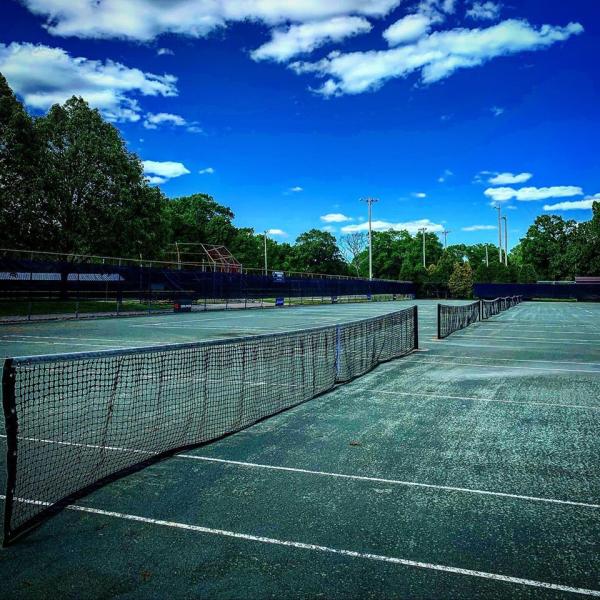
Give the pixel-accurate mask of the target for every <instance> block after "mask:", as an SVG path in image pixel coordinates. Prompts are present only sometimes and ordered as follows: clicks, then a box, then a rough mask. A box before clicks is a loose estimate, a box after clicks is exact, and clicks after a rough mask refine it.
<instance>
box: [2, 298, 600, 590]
mask: <svg viewBox="0 0 600 600" xmlns="http://www.w3.org/2000/svg"><path fill="white" fill-rule="evenodd" d="M414 304H417V305H418V311H419V347H420V350H419V351H418V352H413V353H409V354H408V355H406V356H403V357H401V358H398V359H397V360H392V361H390V362H386V363H384V364H380V365H379V366H378V367H377V368H375V369H373V370H371V371H369V372H367V373H366V374H365V375H363V376H362V377H358V378H356V379H354V380H352V381H350V382H349V383H346V384H344V385H341V386H339V387H336V388H335V389H333V391H329V392H327V393H324V394H322V395H319V396H318V397H317V398H315V399H313V400H311V401H309V402H305V403H303V404H300V405H299V406H296V407H294V408H292V409H291V410H287V411H285V412H281V413H279V414H277V415H275V416H273V417H271V418H269V419H266V420H263V421H260V422H259V423H257V424H256V425H253V426H252V427H249V428H246V429H243V430H242V431H239V432H238V433H235V434H233V435H230V436H228V437H225V438H223V439H220V440H218V441H215V442H212V443H210V444H207V445H204V446H201V447H198V448H194V449H188V450H186V451H184V452H181V453H179V454H178V455H177V456H175V457H172V458H169V459H167V460H164V461H161V462H157V463H155V464H152V465H150V466H148V467H146V468H145V469H143V470H140V471H138V472H135V473H132V474H130V475H128V476H127V477H124V478H121V479H119V480H117V481H114V482H112V483H110V484H109V485H106V486H104V487H102V488H100V489H98V490H96V491H94V492H92V493H91V494H89V495H87V496H85V497H83V498H81V499H80V500H78V501H77V502H76V503H75V504H74V505H72V506H71V507H70V508H69V509H67V510H63V511H62V512H60V513H59V514H57V515H56V516H54V517H53V518H51V519H50V520H48V521H46V522H45V523H43V524H42V525H41V526H40V527H38V528H36V529H35V530H33V531H32V532H30V533H29V534H28V535H27V536H24V537H23V538H21V539H20V540H18V541H16V542H15V543H14V544H13V545H11V546H10V547H8V548H5V549H3V550H2V551H1V552H0V571H1V573H0V575H1V578H0V592H1V593H2V595H3V597H28V598H31V597H47V596H48V595H53V596H58V595H59V596H62V597H65V598H86V597H95V598H97V597H98V596H99V595H100V596H103V597H107V598H108V597H119V598H148V597H156V598H158V597H211V598H214V597H222V598H240V597H250V598H254V597H261V598H262V597H282V596H286V597H293V598H296V597H297V598H307V597H319V596H321V597H337V598H356V597H373V598H377V597H398V598H479V597H485V598H568V597H569V598H570V597H576V596H586V595H587V596H600V552H599V550H600V547H599V544H598V540H599V539H600V476H599V475H598V464H600V439H599V436H598V431H599V425H600V403H599V398H600V331H599V330H598V326H597V324H598V323H599V322H600V305H594V304H582V303H579V304H577V303H536V302H527V303H524V304H520V305H518V306H516V307H514V308H512V309H510V310H508V311H506V312H503V313H501V314H499V315H497V316H494V317H492V318H490V319H488V320H486V321H483V322H477V323H474V324H472V325H470V326H469V327H467V328H466V329H463V330H461V331H459V332H456V333H453V334H452V335H450V336H449V337H447V338H446V339H443V340H438V339H437V337H436V332H437V324H436V310H437V305H436V304H435V303H433V302H427V301H417V302H413V301H411V302H400V303H380V304H368V305H367V304H360V305H344V306H335V305H334V306H316V307H297V308H290V309H287V308H286V309H282V310H262V311H261V310H252V311H239V312H238V311H232V312H230V313H202V314H195V313H191V314H185V315H169V316H165V315H161V316H156V317H144V318H128V319H118V320H117V319H103V320H96V321H94V320H90V321H77V322H68V323H35V324H29V325H28V324H23V325H19V326H6V327H2V328H1V329H0V352H1V353H2V354H3V356H16V355H25V354H42V353H44V354H46V353H56V352H77V351H97V350H103V349H109V348H110V349H114V348H124V347H132V346H136V347H141V346H148V345H151V344H165V343H184V342H190V341H193V340H199V339H205V340H216V339H224V338H237V337H240V336H246V335H265V334H266V335H270V334H272V333H282V332H287V331H291V330H300V329H305V328H307V327H321V326H330V325H339V324H343V323H348V322H352V321H356V320H359V319H364V318H369V317H377V316H380V315H383V314H386V313H390V312H393V311H398V310H402V309H405V308H407V307H410V306H412V305H414ZM279 376H280V378H281V385H282V386H285V382H286V378H288V377H290V374H289V373H286V372H281V373H280V374H279ZM65 456H66V457H67V456H68V452H67V453H66V454H65ZM70 468H72V469H75V468H77V465H76V464H69V463H68V462H66V463H65V471H67V470H68V469H70Z"/></svg>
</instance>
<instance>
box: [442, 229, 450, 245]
mask: <svg viewBox="0 0 600 600" xmlns="http://www.w3.org/2000/svg"><path fill="white" fill-rule="evenodd" d="M449 233H452V232H451V231H450V230H449V229H444V231H442V235H443V236H444V248H447V247H448V234H449Z"/></svg>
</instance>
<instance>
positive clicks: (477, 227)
mask: <svg viewBox="0 0 600 600" xmlns="http://www.w3.org/2000/svg"><path fill="white" fill-rule="evenodd" d="M492 229H497V227H496V225H469V226H468V227H463V228H462V231H491V230H492Z"/></svg>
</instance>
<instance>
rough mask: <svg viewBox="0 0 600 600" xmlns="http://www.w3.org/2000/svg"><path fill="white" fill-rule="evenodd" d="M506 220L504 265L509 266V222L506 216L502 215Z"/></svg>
mask: <svg viewBox="0 0 600 600" xmlns="http://www.w3.org/2000/svg"><path fill="white" fill-rule="evenodd" d="M502 220H503V221H504V266H505V267H508V223H507V221H506V217H502Z"/></svg>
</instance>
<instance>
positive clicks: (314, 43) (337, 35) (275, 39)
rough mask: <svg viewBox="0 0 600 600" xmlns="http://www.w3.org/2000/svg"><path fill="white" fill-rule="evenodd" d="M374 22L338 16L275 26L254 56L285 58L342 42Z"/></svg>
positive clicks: (255, 58)
mask: <svg viewBox="0 0 600 600" xmlns="http://www.w3.org/2000/svg"><path fill="white" fill-rule="evenodd" d="M371 27H372V26H371V24H370V23H369V21H367V19H364V18H362V17H334V18H333V19H329V20H327V21H316V22H312V23H302V24H300V25H291V26H290V27H288V28H286V29H275V30H274V31H273V33H272V37H271V40H270V41H269V42H267V43H266V44H263V45H262V46H260V48H257V49H256V50H254V52H252V55H251V56H252V58H253V59H254V60H274V61H277V62H285V61H287V60H289V59H290V58H291V57H292V56H295V55H297V54H301V53H302V52H312V51H313V50H314V49H315V48H318V47H320V46H323V45H324V44H327V43H329V42H339V41H341V40H343V39H345V38H347V37H350V36H354V35H358V34H360V33H366V32H368V31H370V30H371Z"/></svg>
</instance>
